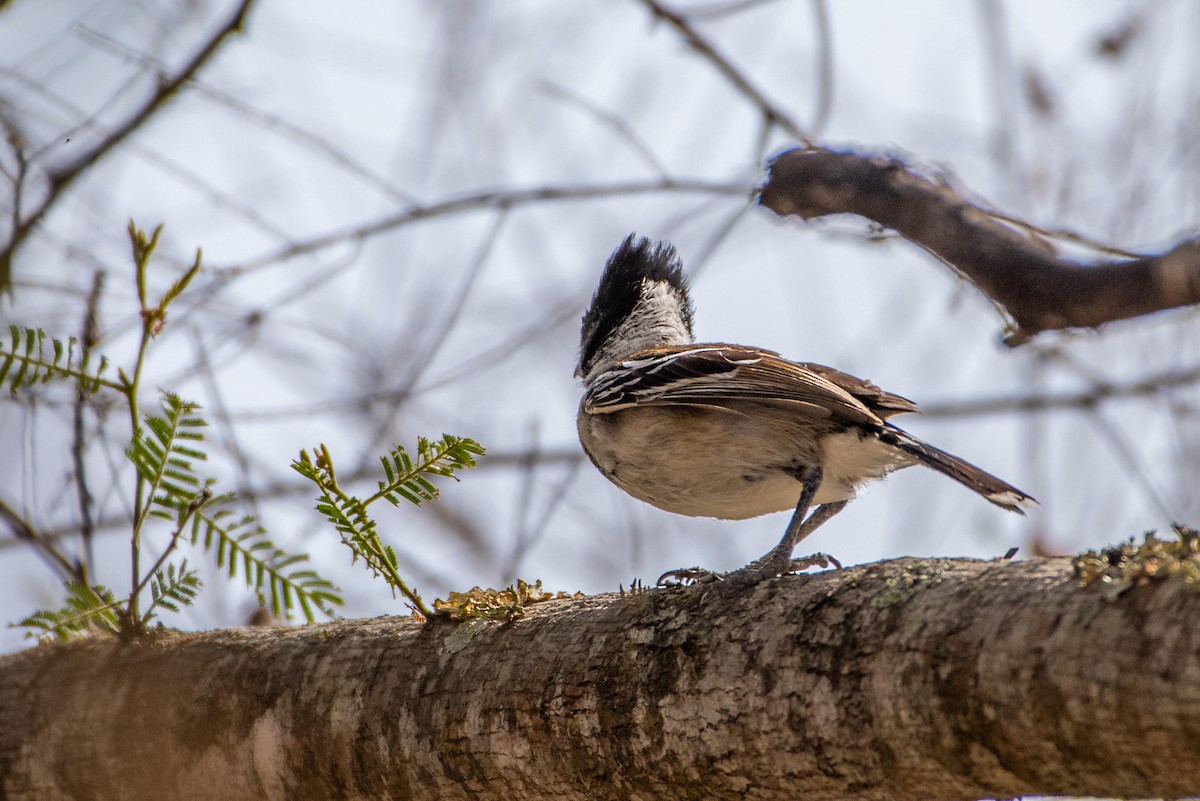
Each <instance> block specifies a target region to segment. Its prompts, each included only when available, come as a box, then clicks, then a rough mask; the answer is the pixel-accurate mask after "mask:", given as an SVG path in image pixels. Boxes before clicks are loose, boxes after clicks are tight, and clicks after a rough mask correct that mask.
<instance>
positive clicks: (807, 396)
mask: <svg viewBox="0 0 1200 801" xmlns="http://www.w3.org/2000/svg"><path fill="white" fill-rule="evenodd" d="M692 314H693V312H692V302H691V298H690V297H689V294H688V283H687V278H686V276H685V275H684V272H683V266H682V264H681V262H680V260H679V257H678V256H677V255H676V252H675V248H674V247H673V246H672V245H671V244H670V243H668V242H658V243H654V242H651V241H650V240H648V239H644V238H640V239H639V238H635V236H634V235H633V234H631V235H630V236H629V237H628V238H626V239H625V241H624V242H622V243H621V245H620V247H618V248H617V249H616V251H615V252H614V253H613V254H612V256H611V257H610V258H609V260H608V264H607V265H606V266H605V268H604V274H603V275H602V276H601V278H600V285H599V287H598V288H597V289H596V294H595V296H594V297H593V298H592V302H591V305H590V307H589V308H588V310H587V313H586V314H584V316H583V325H582V332H581V337H580V350H579V365H578V367H577V369H576V376H577V377H579V378H582V379H583V385H584V394H583V400H582V402H581V403H580V406H579V416H578V426H579V440H580V442H581V443H582V445H583V449H584V451H586V452H587V455H588V456H589V457H590V458H591V460H592V463H593V464H595V465H596V467H597V468H598V469H599V470H600V472H601V473H603V474H604V475H605V476H606V477H607V478H608V479H609V480H610V481H612V482H613V483H614V484H616V485H617V486H618V487H620V488H621V489H623V490H625V491H626V492H628V493H629V494H630V495H632V496H633V497H635V498H638V499H640V500H643V501H646V502H647V503H650V504H652V505H654V506H657V507H658V508H660V509H665V510H666V511H668V512H675V513H676V514H682V515H691V516H694V517H717V518H724V519H730V520H740V519H744V518H749V517H757V516H758V515H764V514H768V513H770V512H780V511H784V510H787V509H794V510H795V511H794V513H793V515H792V518H791V522H790V523H789V524H788V528H787V531H786V532H785V533H784V536H783V538H782V539H781V540H780V542H779V544H778V545H777V546H776V547H775V548H774V549H772V550H771V551H770V552H768V553H767V554H766V555H764V556H763V557H762V558H761V559H759V560H756V561H755V562H753V563H751V564H750V565H748V566H747V567H745V568H743V569H742V570H741V571H735V572H737V573H741V574H743V575H746V576H749V577H750V578H754V579H757V578H761V577H765V576H772V575H779V574H780V573H784V572H788V571H789V570H791V569H796V568H799V567H804V566H809V565H811V564H814V563H817V562H821V556H822V555H818V556H817V557H814V558H810V559H805V560H793V559H792V552H793V550H794V548H795V546H796V544H797V543H798V542H799V541H800V540H801V539H803V538H804V537H805V536H807V535H808V534H810V533H812V531H814V530H815V529H816V528H817V527H818V526H820V525H821V524H822V523H824V522H825V521H827V520H828V519H829V518H831V517H833V516H834V515H835V514H837V513H838V512H840V511H841V510H842V509H843V508H844V507H845V505H846V503H847V502H848V501H849V500H850V499H852V498H854V497H855V496H856V495H857V493H858V491H859V490H860V489H861V488H862V487H863V486H864V485H866V484H868V483H870V482H871V481H875V480H877V479H880V478H883V477H884V476H886V475H887V474H888V473H891V472H893V471H895V470H899V469H901V468H904V467H909V466H911V465H915V464H921V465H924V466H926V467H930V468H932V469H934V470H936V471H938V472H939V473H942V474H943V475H946V476H949V477H950V478H952V479H954V480H955V481H957V482H959V483H960V484H962V485H963V486H965V487H967V488H968V489H971V490H973V491H975V492H977V493H978V494H980V495H982V496H983V497H984V498H986V499H987V500H989V501H991V502H992V503H994V504H996V505H997V506H1001V507H1003V508H1005V509H1010V510H1012V511H1015V512H1020V511H1021V507H1022V506H1027V505H1033V504H1036V503H1037V502H1036V501H1035V500H1034V499H1033V498H1032V497H1030V496H1029V495H1028V494H1027V493H1025V492H1022V491H1021V490H1019V489H1017V488H1016V487H1014V486H1012V485H1011V484H1008V483H1006V482H1004V481H1001V480H1000V479H999V478H996V477H995V476H993V475H991V474H990V473H987V472H985V471H983V470H981V469H979V468H978V467H976V466H974V465H972V464H970V463H968V462H965V461H963V460H962V459H959V458H958V457H957V456H952V455H950V454H949V453H946V452H945V451H942V450H939V449H938V448H935V447H933V446H932V445H929V444H928V443H925V442H922V441H921V440H919V439H917V438H916V437H914V436H912V435H911V434H908V433H906V432H905V431H902V430H901V429H899V428H897V427H896V426H894V425H892V423H890V422H888V420H889V418H891V417H892V416H894V415H897V414H900V413H902V412H915V411H916V408H917V407H916V404H914V403H913V402H912V401H910V400H908V399H907V398H902V397H900V396H899V395H893V394H892V393H890V392H885V391H884V390H882V389H880V388H879V387H877V386H875V385H874V384H872V383H871V382H869V381H864V380H863V379H861V378H855V377H854V376H852V375H847V374H846V373H843V372H840V371H838V370H835V369H833V368H831V367H825V366H823V365H819V364H808V363H803V362H792V361H788V360H787V359H784V358H782V357H781V356H780V355H779V354H778V353H775V352H774V351H769V350H764V349H762V348H756V347H748V346H746V345H732V344H726V343H707V344H698V343H696V342H694V337H693V335H692ZM814 505H815V506H816V508H815V509H814V511H813V512H812V514H811V515H808V511H809V509H810V508H812V507H813V506H814ZM821 563H823V562H821ZM667 575H675V576H683V577H686V578H694V575H692V574H691V571H672V573H670V574H667Z"/></svg>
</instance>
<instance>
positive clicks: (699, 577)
mask: <svg viewBox="0 0 1200 801" xmlns="http://www.w3.org/2000/svg"><path fill="white" fill-rule="evenodd" d="M724 578H725V574H723V573H716V572H714V571H712V570H707V569H705V568H703V567H681V568H678V569H677V570H668V571H667V572H666V573H663V574H662V575H661V576H659V577H658V581H656V582H654V585H655V586H656V587H687V586H690V585H693V584H708V583H710V582H713V581H722V580H723V579H724Z"/></svg>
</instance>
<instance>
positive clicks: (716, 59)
mask: <svg viewBox="0 0 1200 801" xmlns="http://www.w3.org/2000/svg"><path fill="white" fill-rule="evenodd" d="M642 4H643V5H645V6H646V8H647V9H649V11H650V13H651V14H653V15H654V16H655V17H657V18H658V19H661V20H662V21H663V22H666V23H667V24H668V25H670V26H671V27H672V28H674V29H675V30H676V31H677V32H678V33H679V35H680V36H682V37H683V38H684V40H685V41H686V42H687V43H688V46H689V47H691V48H692V49H693V50H695V51H696V52H697V53H699V54H700V55H701V56H703V57H704V58H705V59H707V60H708V61H709V62H710V63H711V64H712V65H713V66H714V67H716V68H717V71H718V72H720V73H721V74H722V75H724V76H725V79H726V80H727V81H729V82H730V83H731V84H733V88H734V89H736V90H737V91H738V93H739V94H741V95H743V96H744V97H745V98H746V99H747V100H749V101H750V103H751V104H753V105H754V106H756V107H757V108H758V110H759V112H760V113H761V114H762V115H763V118H764V119H765V120H766V121H767V122H768V123H770V124H774V125H778V126H779V127H780V128H781V129H783V130H784V131H785V132H786V133H787V134H788V136H791V137H794V138H795V139H796V140H798V141H800V142H803V143H805V144H809V141H808V136H807V135H806V134H805V133H804V132H803V131H802V130H801V129H800V126H799V125H797V124H796V122H795V120H793V119H792V118H791V116H790V115H789V114H788V113H787V112H786V111H784V110H783V109H781V108H779V107H778V106H776V105H775V104H774V103H772V102H771V101H770V100H768V99H767V96H766V95H764V94H763V93H762V92H761V91H759V90H758V88H757V87H755V86H754V84H752V83H751V82H750V79H749V78H747V77H746V76H745V75H743V74H742V71H741V70H739V69H738V68H737V66H736V65H735V64H734V63H733V62H732V61H730V60H729V59H727V58H725V56H723V55H722V54H721V53H720V51H718V50H717V48H716V46H715V45H713V44H712V43H711V42H709V41H708V39H706V38H705V37H704V36H703V35H701V33H700V32H699V31H698V30H696V28H695V26H694V25H692V23H691V22H689V21H688V19H687V17H685V16H683V15H682V14H680V13H678V12H676V11H673V10H671V9H669V8H667V7H666V6H664V5H663V4H662V3H660V2H658V0H642Z"/></svg>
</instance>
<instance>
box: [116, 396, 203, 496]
mask: <svg viewBox="0 0 1200 801" xmlns="http://www.w3.org/2000/svg"><path fill="white" fill-rule="evenodd" d="M199 409H200V407H199V405H198V404H195V403H192V402H190V401H185V400H183V399H182V398H180V397H179V396H178V395H176V394H174V393H173V392H166V391H164V392H163V393H162V410H163V416H161V417H156V416H151V415H148V416H147V417H146V419H145V426H144V427H143V428H142V429H140V430H139V431H138V433H137V434H136V435H135V436H134V439H133V441H132V442H131V443H130V444H129V447H128V448H127V449H126V451H125V454H126V456H128V457H129V460H130V461H132V462H133V464H134V466H135V467H136V468H137V471H138V473H139V474H140V475H141V477H142V478H143V479H144V480H145V481H146V484H147V489H148V491H149V496H150V499H151V506H150V510H149V513H150V514H152V515H154V516H156V517H162V518H165V519H168V520H179V519H181V517H180V516H181V515H183V514H185V513H186V510H187V508H188V505H189V504H191V503H193V502H194V501H196V499H197V498H199V497H200V495H201V493H202V492H203V490H204V487H205V486H206V485H205V484H204V482H202V481H201V479H200V477H199V476H197V475H196V471H195V467H194V466H193V462H196V461H204V460H206V459H207V458H208V456H207V455H206V454H205V453H204V451H202V450H200V449H199V448H197V447H194V446H192V445H189V444H188V443H191V442H202V441H203V440H204V431H203V429H204V427H205V426H207V425H208V423H207V422H206V421H205V420H204V418H202V417H200V415H199V414H197V412H198V411H199Z"/></svg>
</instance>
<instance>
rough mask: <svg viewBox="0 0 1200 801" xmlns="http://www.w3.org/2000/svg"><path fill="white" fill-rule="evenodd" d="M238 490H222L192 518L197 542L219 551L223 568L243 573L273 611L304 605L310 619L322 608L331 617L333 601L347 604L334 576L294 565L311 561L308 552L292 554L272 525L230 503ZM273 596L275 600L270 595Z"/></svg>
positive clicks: (301, 608)
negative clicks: (274, 537) (269, 532)
mask: <svg viewBox="0 0 1200 801" xmlns="http://www.w3.org/2000/svg"><path fill="white" fill-rule="evenodd" d="M232 499H233V496H232V495H219V496H215V497H213V498H212V499H211V500H210V501H208V502H207V503H205V504H204V505H203V506H202V507H201V508H200V509H199V510H198V511H197V512H196V514H195V518H194V519H193V522H192V530H191V538H192V543H193V544H198V545H201V546H202V547H203V548H204V550H206V551H209V552H215V555H216V558H217V568H218V569H220V570H223V571H225V572H226V573H228V575H229V577H230V578H237V577H238V574H239V572H240V573H241V575H242V576H243V578H244V579H245V581H246V586H247V587H249V588H250V589H252V590H254V591H255V592H257V593H258V595H259V598H260V600H261V601H262V603H263V605H264V606H269V607H270V609H271V611H272V613H274V614H275V615H279V616H284V615H286V616H288V617H290V616H291V614H292V613H293V612H294V611H295V610H296V607H297V606H298V607H299V611H300V613H301V614H302V615H303V616H304V619H305V620H306V621H307V622H309V623H312V622H313V621H314V620H315V619H316V617H315V612H314V610H319V611H320V612H322V613H323V614H325V615H326V616H328V617H332V616H333V615H334V611H333V607H335V606H341V605H342V603H343V599H342V596H341V594H340V593H341V591H340V590H339V589H338V588H337V587H336V586H334V584H333V582H331V581H329V580H328V579H325V578H322V577H321V576H320V575H319V574H318V573H317V572H316V571H315V570H312V569H309V568H303V569H293V568H296V567H297V566H300V565H303V564H304V563H306V562H307V561H308V556H307V555H306V554H291V555H289V554H288V553H286V552H285V551H283V550H282V549H280V548H278V547H277V546H276V545H275V544H274V543H273V542H271V540H270V539H268V538H267V536H266V530H265V529H264V528H263V527H262V526H261V525H259V524H258V521H257V520H255V519H254V518H253V517H248V516H247V517H241V518H239V517H237V516H236V515H235V514H234V513H233V512H232V511H231V510H230V509H228V508H224V507H225V506H226V505H227V504H228V503H229V501H231V500H232ZM268 595H269V596H270V603H269V604H268V603H267V601H266V597H267V596H268Z"/></svg>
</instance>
